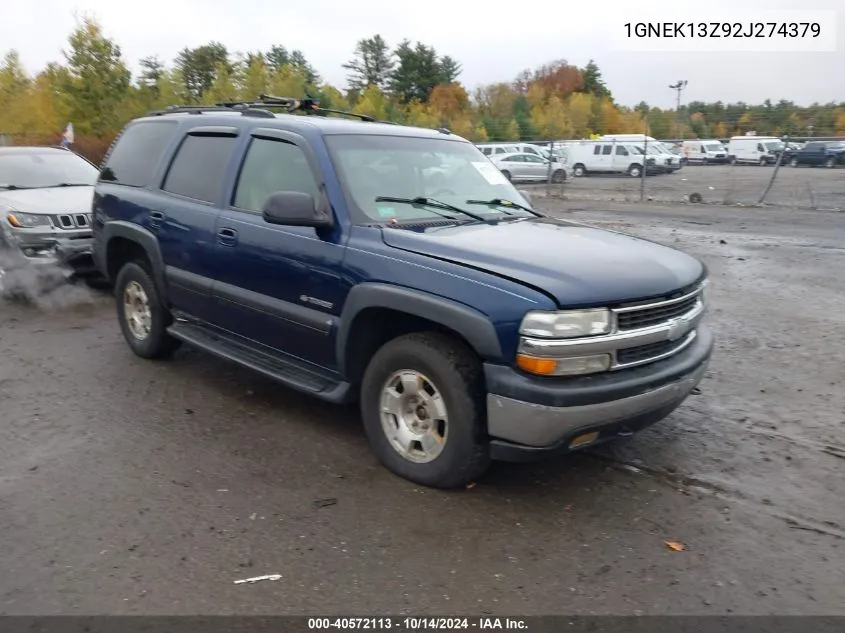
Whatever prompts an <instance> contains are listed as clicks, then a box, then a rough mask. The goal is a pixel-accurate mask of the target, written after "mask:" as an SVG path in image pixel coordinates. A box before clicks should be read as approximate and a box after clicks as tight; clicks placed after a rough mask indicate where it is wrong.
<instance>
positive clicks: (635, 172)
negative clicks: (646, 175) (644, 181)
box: [628, 165, 643, 178]
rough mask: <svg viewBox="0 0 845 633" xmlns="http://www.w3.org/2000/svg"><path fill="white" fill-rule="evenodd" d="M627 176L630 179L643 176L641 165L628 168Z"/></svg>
mask: <svg viewBox="0 0 845 633" xmlns="http://www.w3.org/2000/svg"><path fill="white" fill-rule="evenodd" d="M628 175H629V176H631V178H639V177H640V176H642V175H643V168H642V165H631V166H630V167H628Z"/></svg>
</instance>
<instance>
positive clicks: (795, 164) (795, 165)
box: [789, 158, 798, 167]
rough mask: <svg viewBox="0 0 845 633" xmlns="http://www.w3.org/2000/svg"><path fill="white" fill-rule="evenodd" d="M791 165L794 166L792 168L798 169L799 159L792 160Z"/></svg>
mask: <svg viewBox="0 0 845 633" xmlns="http://www.w3.org/2000/svg"><path fill="white" fill-rule="evenodd" d="M789 164H790V166H792V167H798V159H797V158H793V159H792V160H790V161H789Z"/></svg>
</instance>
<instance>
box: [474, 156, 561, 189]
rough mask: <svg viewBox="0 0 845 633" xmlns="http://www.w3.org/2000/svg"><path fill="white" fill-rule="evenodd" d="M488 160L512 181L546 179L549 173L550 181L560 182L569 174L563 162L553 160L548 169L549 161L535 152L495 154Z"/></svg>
mask: <svg viewBox="0 0 845 633" xmlns="http://www.w3.org/2000/svg"><path fill="white" fill-rule="evenodd" d="M490 160H491V161H492V163H493V164H494V165H496V167H498V168H499V171H501V172H502V174H504V176H505V178H507V179H508V180H510V181H513V182H522V181H529V180H547V179H548V178H549V174H550V173H551V178H552V182H554V183H561V182H563V181H565V180H566V178H567V177H568V176H569V174H568V173H567V170H566V166H565V165H564V164H563V163H558V162H553V163H551V169H550V168H549V162H550V161H549V160H548V159H545V158H541V157H540V156H537V154H529V153H520V154H497V155H496V156H493V157H491V158H490Z"/></svg>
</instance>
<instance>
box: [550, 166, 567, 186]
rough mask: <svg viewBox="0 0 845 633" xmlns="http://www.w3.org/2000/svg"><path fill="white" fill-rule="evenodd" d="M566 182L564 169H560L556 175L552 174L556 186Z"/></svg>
mask: <svg viewBox="0 0 845 633" xmlns="http://www.w3.org/2000/svg"><path fill="white" fill-rule="evenodd" d="M564 180H566V172H565V171H563V170H562V169H558V170H557V171H556V172H555V173H553V174H552V182H553V183H555V184H558V185H559V184H560V183H562V182H563V181H564Z"/></svg>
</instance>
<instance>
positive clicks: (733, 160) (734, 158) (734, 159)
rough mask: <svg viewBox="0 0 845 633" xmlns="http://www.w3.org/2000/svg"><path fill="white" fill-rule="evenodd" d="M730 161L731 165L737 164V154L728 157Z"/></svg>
mask: <svg viewBox="0 0 845 633" xmlns="http://www.w3.org/2000/svg"><path fill="white" fill-rule="evenodd" d="M728 162H729V163H730V164H731V165H736V164H737V160H736V156H731V157H730V158H729V159H728Z"/></svg>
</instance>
